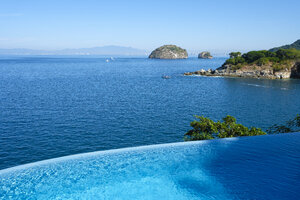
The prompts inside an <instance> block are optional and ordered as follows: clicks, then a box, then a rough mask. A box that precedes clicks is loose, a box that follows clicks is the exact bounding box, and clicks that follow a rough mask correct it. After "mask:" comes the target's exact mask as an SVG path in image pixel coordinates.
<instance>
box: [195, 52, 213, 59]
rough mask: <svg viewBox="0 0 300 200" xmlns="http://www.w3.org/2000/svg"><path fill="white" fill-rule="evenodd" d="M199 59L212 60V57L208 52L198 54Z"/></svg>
mask: <svg viewBox="0 0 300 200" xmlns="http://www.w3.org/2000/svg"><path fill="white" fill-rule="evenodd" d="M198 58H202V59H212V58H213V57H212V55H211V54H210V53H209V52H208V51H203V52H201V53H199V54H198Z"/></svg>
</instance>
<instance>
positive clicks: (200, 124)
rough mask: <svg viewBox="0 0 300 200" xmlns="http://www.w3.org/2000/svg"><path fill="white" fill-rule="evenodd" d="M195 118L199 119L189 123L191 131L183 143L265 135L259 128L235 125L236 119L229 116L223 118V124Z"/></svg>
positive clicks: (203, 118) (198, 117) (199, 117)
mask: <svg viewBox="0 0 300 200" xmlns="http://www.w3.org/2000/svg"><path fill="white" fill-rule="evenodd" d="M195 117H196V118H197V119H199V121H196V120H195V121H193V122H191V127H193V129H192V130H189V131H188V132H187V133H185V137H184V140H185V141H192V140H209V139H216V138H228V137H239V136H254V135H266V134H267V133H265V132H264V131H262V130H261V129H260V128H255V127H251V128H250V129H249V128H247V127H245V126H243V125H242V124H237V123H236V119H235V118H234V117H232V116H230V115H227V116H226V117H225V118H223V122H220V121H217V122H214V121H212V120H211V119H209V118H206V117H203V116H195Z"/></svg>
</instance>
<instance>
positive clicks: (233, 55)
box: [229, 52, 242, 58]
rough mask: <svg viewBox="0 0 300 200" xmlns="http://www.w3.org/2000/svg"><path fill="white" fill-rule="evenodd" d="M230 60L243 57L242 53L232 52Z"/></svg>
mask: <svg viewBox="0 0 300 200" xmlns="http://www.w3.org/2000/svg"><path fill="white" fill-rule="evenodd" d="M229 56H230V58H237V57H241V56H242V53H241V52H231V53H230V54H229Z"/></svg>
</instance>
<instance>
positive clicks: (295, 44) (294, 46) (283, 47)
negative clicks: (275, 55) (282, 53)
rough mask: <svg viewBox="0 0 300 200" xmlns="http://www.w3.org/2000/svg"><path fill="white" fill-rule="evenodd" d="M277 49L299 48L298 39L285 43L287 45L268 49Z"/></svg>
mask: <svg viewBox="0 0 300 200" xmlns="http://www.w3.org/2000/svg"><path fill="white" fill-rule="evenodd" d="M279 49H298V50H300V40H297V41H296V42H294V43H292V44H287V45H284V46H281V47H275V48H272V49H270V50H269V51H272V52H276V51H277V50H279Z"/></svg>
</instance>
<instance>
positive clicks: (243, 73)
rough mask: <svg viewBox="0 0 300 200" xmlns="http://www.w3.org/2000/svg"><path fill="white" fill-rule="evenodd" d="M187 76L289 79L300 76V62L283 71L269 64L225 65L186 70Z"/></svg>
mask: <svg viewBox="0 0 300 200" xmlns="http://www.w3.org/2000/svg"><path fill="white" fill-rule="evenodd" d="M184 75H185V76H190V75H202V76H227V77H245V78H266V79H288V78H300V62H295V63H293V66H292V67H291V68H290V69H288V68H285V69H283V70H281V71H274V70H273V69H272V68H270V67H267V66H265V67H264V66H260V67H259V68H258V67H255V66H245V67H243V68H242V69H233V68H232V67H231V65H223V66H222V67H219V68H217V69H215V70H213V69H208V70H204V69H201V70H199V71H195V72H186V73H184Z"/></svg>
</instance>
